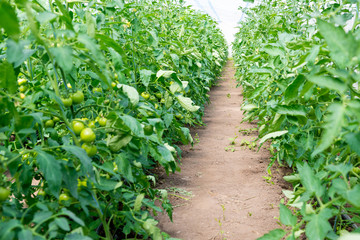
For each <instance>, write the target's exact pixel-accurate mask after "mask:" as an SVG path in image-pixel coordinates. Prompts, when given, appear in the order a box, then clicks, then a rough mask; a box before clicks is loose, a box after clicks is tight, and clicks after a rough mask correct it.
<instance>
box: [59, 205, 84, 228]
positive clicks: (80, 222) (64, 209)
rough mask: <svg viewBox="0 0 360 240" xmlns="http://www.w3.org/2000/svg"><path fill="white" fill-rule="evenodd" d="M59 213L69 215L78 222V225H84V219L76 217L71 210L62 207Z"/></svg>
mask: <svg viewBox="0 0 360 240" xmlns="http://www.w3.org/2000/svg"><path fill="white" fill-rule="evenodd" d="M61 213H62V214H64V215H66V216H68V217H70V218H71V219H72V220H73V221H74V222H76V223H78V224H79V225H81V226H85V223H84V221H83V220H81V219H80V218H78V217H77V216H76V215H75V214H74V213H73V212H71V211H69V210H68V209H66V208H62V209H61Z"/></svg>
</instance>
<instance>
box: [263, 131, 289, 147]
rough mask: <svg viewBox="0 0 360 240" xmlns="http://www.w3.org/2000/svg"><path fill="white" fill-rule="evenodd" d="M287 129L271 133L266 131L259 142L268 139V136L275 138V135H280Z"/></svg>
mask: <svg viewBox="0 0 360 240" xmlns="http://www.w3.org/2000/svg"><path fill="white" fill-rule="evenodd" d="M288 132H289V131H288V130H284V131H276V132H272V133H268V134H266V135H265V136H264V137H262V138H261V139H260V142H259V143H260V144H261V143H264V142H265V141H266V140H268V139H270V138H277V137H280V136H282V135H284V134H286V133H288Z"/></svg>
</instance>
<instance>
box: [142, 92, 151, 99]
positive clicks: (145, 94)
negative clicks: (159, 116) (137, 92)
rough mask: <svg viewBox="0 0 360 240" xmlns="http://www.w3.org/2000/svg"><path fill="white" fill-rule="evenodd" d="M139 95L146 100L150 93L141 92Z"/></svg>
mask: <svg viewBox="0 0 360 240" xmlns="http://www.w3.org/2000/svg"><path fill="white" fill-rule="evenodd" d="M141 96H142V97H143V98H145V100H148V99H149V98H150V94H149V93H147V92H142V93H141Z"/></svg>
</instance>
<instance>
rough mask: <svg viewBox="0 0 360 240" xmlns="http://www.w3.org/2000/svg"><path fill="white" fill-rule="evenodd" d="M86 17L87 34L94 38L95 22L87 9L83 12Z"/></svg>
mask: <svg viewBox="0 0 360 240" xmlns="http://www.w3.org/2000/svg"><path fill="white" fill-rule="evenodd" d="M85 18H86V27H87V34H88V35H89V36H90V37H92V38H94V37H95V29H96V23H95V20H94V18H93V17H92V14H91V12H90V11H87V12H86V14H85Z"/></svg>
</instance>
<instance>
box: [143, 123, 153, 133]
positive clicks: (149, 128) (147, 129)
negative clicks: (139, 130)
mask: <svg viewBox="0 0 360 240" xmlns="http://www.w3.org/2000/svg"><path fill="white" fill-rule="evenodd" d="M153 132H154V128H153V126H151V125H145V126H144V133H145V135H151V134H153Z"/></svg>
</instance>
